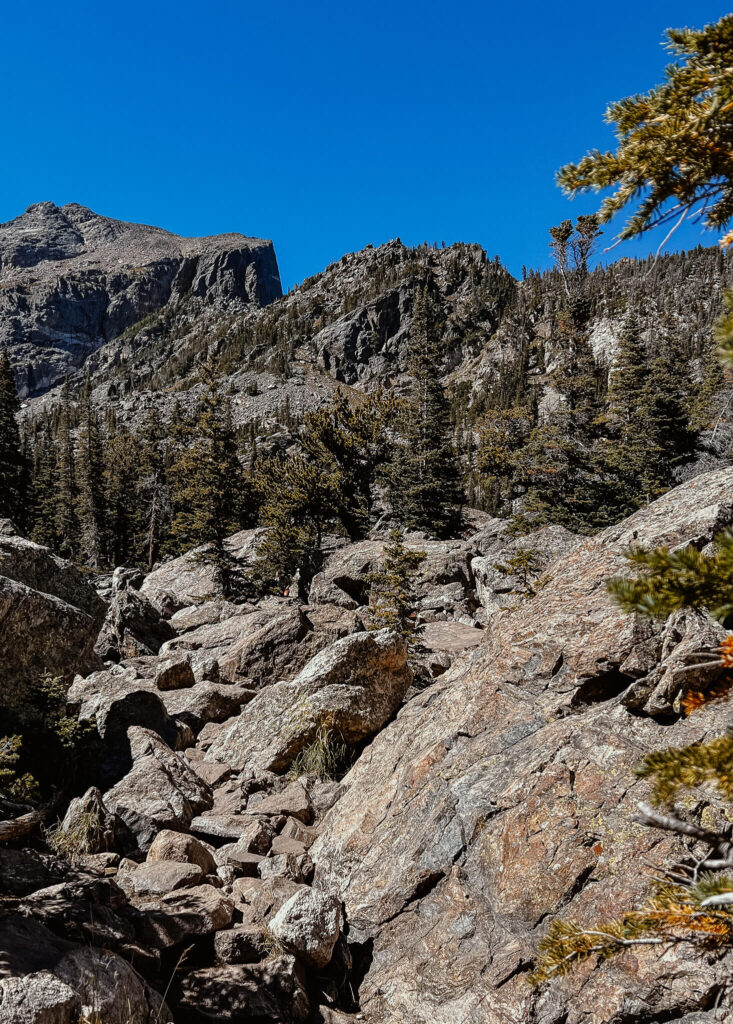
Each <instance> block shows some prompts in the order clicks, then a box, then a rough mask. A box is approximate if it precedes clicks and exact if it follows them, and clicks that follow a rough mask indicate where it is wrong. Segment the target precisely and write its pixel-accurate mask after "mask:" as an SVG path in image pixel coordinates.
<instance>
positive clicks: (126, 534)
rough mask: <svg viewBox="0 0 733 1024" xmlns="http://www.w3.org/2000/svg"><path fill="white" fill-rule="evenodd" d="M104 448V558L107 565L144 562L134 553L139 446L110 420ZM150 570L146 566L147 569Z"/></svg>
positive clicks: (137, 511) (136, 539)
mask: <svg viewBox="0 0 733 1024" xmlns="http://www.w3.org/2000/svg"><path fill="white" fill-rule="evenodd" d="M108 422H109V425H108V437H107V443H106V445H105V449H104V504H105V525H106V550H107V558H108V561H109V563H110V564H111V565H124V564H126V563H129V562H131V561H133V562H141V563H142V564H146V562H145V561H144V560H143V559H142V558H141V557H140V553H139V550H138V543H137V541H138V537H137V526H138V520H139V515H140V503H141V495H140V493H139V483H138V474H139V472H140V468H139V467H140V462H141V459H140V455H139V447H138V444H137V443H136V441H135V438H134V437H132V435H131V434H130V433H129V431H128V430H126V429H125V428H124V427H118V426H117V424H116V423H115V421H114V418H111V419H110V420H109V421H108ZM147 567H148V568H151V567H150V566H147Z"/></svg>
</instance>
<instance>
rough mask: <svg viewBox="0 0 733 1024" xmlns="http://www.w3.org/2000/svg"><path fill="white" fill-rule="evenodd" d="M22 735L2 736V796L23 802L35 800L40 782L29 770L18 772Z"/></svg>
mask: <svg viewBox="0 0 733 1024" xmlns="http://www.w3.org/2000/svg"><path fill="white" fill-rule="evenodd" d="M22 744H23V739H22V737H21V736H0V796H2V797H5V798H6V799H10V800H19V801H22V802H27V801H32V800H35V799H36V798H37V796H38V783H37V782H36V780H35V779H34V778H33V776H32V775H31V774H30V773H29V772H24V773H23V774H19V773H18V761H19V760H20V748H21V746H22Z"/></svg>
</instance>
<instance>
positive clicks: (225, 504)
mask: <svg viewBox="0 0 733 1024" xmlns="http://www.w3.org/2000/svg"><path fill="white" fill-rule="evenodd" d="M170 479H171V485H172V501H173V520H172V523H171V529H170V533H171V539H172V542H173V544H174V545H175V546H176V548H177V549H178V550H181V551H184V550H186V549H188V548H192V547H196V546H199V545H205V548H204V550H203V551H202V552H201V554H200V556H199V557H200V558H201V560H202V561H206V562H208V563H210V564H211V565H213V566H214V569H215V572H216V575H217V577H218V579H219V581H220V583H221V584H222V586H223V587H224V590H225V592H229V591H230V589H231V587H232V586H233V585H234V583H235V580H234V576H233V573H234V565H233V560H232V558H231V556H230V555H229V553H228V551H227V549H226V546H225V544H224V541H225V538H226V537H227V536H228V535H229V534H231V533H234V532H235V531H236V530H237V529H239V528H240V527H241V526H242V525H243V523H244V522H245V518H246V517H245V512H246V508H245V505H246V500H245V490H246V487H247V484H246V481H245V480H244V476H243V472H242V466H241V464H240V462H239V458H238V456H237V445H236V438H235V435H234V429H233V426H232V419H231V411H230V407H229V401H228V398H227V397H226V395H224V394H222V393H221V391H220V389H219V387H218V386H217V380H216V378H214V377H210V378H209V383H208V387H207V389H206V391H205V393H204V395H203V398H202V400H201V406H200V409H199V414H198V417H197V419H196V424H195V427H194V430H193V440H192V442H191V443H190V444H188V445H185V444H184V445H182V446H181V447H180V448H179V451H178V453H177V455H176V457H175V458H174V461H173V465H172V466H171V469H170Z"/></svg>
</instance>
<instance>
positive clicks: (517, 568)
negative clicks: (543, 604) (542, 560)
mask: <svg viewBox="0 0 733 1024" xmlns="http://www.w3.org/2000/svg"><path fill="white" fill-rule="evenodd" d="M494 568H495V569H496V570H497V572H500V573H501V574H502V576H510V577H512V578H514V579H516V580H517V582H518V586H516V587H514V589H512V590H510V591H509V593H510V594H518V595H519V596H520V597H524V598H530V597H534V596H535V594H536V592H537V591H536V590H535V586H534V584H535V581H536V580H537V576H538V575H539V571H540V570H539V560H538V553H537V551H536V550H535V549H534V548H525V547H519V548H517V550H516V551H515V552H514V554H513V555H512V556H511V558H508V559H507V560H506V562H497V563H496V565H495V566H494Z"/></svg>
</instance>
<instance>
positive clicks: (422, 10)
mask: <svg viewBox="0 0 733 1024" xmlns="http://www.w3.org/2000/svg"><path fill="white" fill-rule="evenodd" d="M726 13H728V8H727V7H726V5H725V4H722V3H715V2H712V0H694V2H693V0H688V2H685V3H683V2H680V0H616V2H615V3H612V4H610V3H609V4H602V5H595V4H592V3H588V2H587V0H586V2H582V3H581V2H579V0H563V2H562V3H547V2H525V3H517V2H512V0H502V2H495V0H483V2H481V0H453V2H452V3H445V0H441V2H439V3H438V2H435V0H420V2H417V0H391V2H385V0H372V2H371V3H364V2H354V0H351V2H349V0H341V2H339V3H336V2H332V0H327V2H324V0H311V2H310V3H306V2H300V3H294V2H291V0H283V2H280V3H267V2H263V0H260V2H258V3H252V2H251V0H213V2H209V3H205V2H201V0H199V2H195V0H177V2H176V3H173V2H170V0H147V2H145V3H142V2H140V0H125V2H124V3H112V4H109V3H99V0H95V2H93V3H88V2H78V0H68V2H66V3H58V2H53V3H51V2H49V0H33V2H28V3H25V4H12V5H11V4H4V5H3V11H2V15H1V16H0V29H1V31H2V40H3V94H4V95H3V103H2V109H3V114H2V122H3V123H2V131H1V133H0V139H1V140H2V147H3V153H2V161H0V221H5V220H9V219H11V218H12V217H14V216H17V215H18V214H19V213H21V212H22V211H23V210H24V209H25V208H26V207H27V206H28V205H29V204H30V203H32V202H37V201H39V200H43V199H50V200H53V201H54V202H56V203H58V204H62V203H66V202H79V203H82V204H84V205H86V206H90V207H91V208H92V209H94V210H96V211H97V212H99V213H103V214H107V215H109V216H113V217H119V218H121V219H123V220H135V221H142V222H145V223H152V224H157V225H160V226H161V227H165V228H168V229H169V230H172V231H176V232H178V233H180V234H190V235H200V234H214V233H218V232H224V231H241V232H243V233H245V234H250V235H259V236H262V237H267V238H272V239H273V240H274V242H275V247H276V251H277V254H278V259H279V263H280V269H281V274H282V278H283V283H284V284H285V285H286V286H290V285H292V284H293V283H295V282H296V281H300V280H302V279H303V278H304V277H306V276H308V275H309V274H313V273H316V272H317V271H318V270H320V269H322V268H323V267H324V266H325V265H326V264H327V263H328V262H330V261H331V260H334V259H338V258H339V257H340V256H341V255H342V254H343V253H344V252H349V251H352V250H355V249H359V248H361V247H362V246H364V245H366V244H368V243H370V242H371V243H374V244H375V245H376V244H379V243H381V242H384V241H387V240H388V239H390V238H394V237H397V236H399V237H401V238H402V240H403V241H404V242H408V243H410V244H413V243H418V242H421V241H423V240H427V241H430V242H432V241H438V242H441V241H443V240H444V241H446V242H448V243H449V242H453V241H476V242H480V243H481V244H482V245H483V246H484V247H485V248H486V249H487V250H488V252H489V255H490V256H493V255H494V254H498V255H499V256H500V257H501V259H502V261H503V262H504V263H505V264H506V265H507V266H508V267H509V269H510V270H511V271H512V272H514V273H517V274H518V273H519V272H520V271H521V267H522V264H526V265H527V266H535V267H541V266H546V265H547V263H548V249H547V229H548V228H549V226H550V225H552V224H554V223H557V222H558V221H560V220H562V219H564V218H565V217H567V216H571V215H572V216H574V215H576V214H577V213H581V212H584V211H587V210H589V209H590V208H591V206H592V200H591V201H586V200H583V201H579V200H575V201H574V202H572V203H571V202H569V201H568V200H567V199H565V198H564V197H563V195H562V194H561V192H560V191H559V189H557V187H556V186H555V184H554V179H553V175H554V172H555V170H556V169H557V167H558V166H560V165H561V164H562V163H564V162H566V161H568V160H570V159H576V158H578V157H580V156H581V155H582V154H583V153H584V152H585V151H586V149H589V148H592V147H594V146H601V147H603V146H604V145H606V144H608V143H609V142H610V133H609V130H608V128H607V127H606V126H605V125H604V124H603V121H602V115H603V111H604V109H605V106H606V104H607V102H608V101H610V100H613V99H617V98H620V97H621V96H624V95H627V94H628V93H630V92H635V91H642V90H644V89H646V88H647V87H649V86H650V85H652V84H654V83H655V82H657V81H659V80H660V78H661V73H662V70H663V68H664V65H665V63H667V61H668V57H667V55H666V53H665V51H664V50H663V49H662V47H661V45H660V43H661V39H662V32H663V30H664V29H665V28H666V27H668V26H670V25H673V26H682V25H685V24H688V25H693V26H702V25H703V24H705V23H706V22H710V21H714V20H717V18H719V17H721V16H722V15H723V14H726ZM701 237H702V236H701V234H700V229H699V228H697V229H695V228H688V229H686V232H685V234H684V235H683V234H682V233H681V232H680V234H679V235H678V236H677V239H676V241H675V243H674V247H675V248H677V247H687V246H690V245H694V244H696V242H697V241H699V240H700V239H701ZM711 242H712V239H709V238H708V239H706V244H708V243H711ZM652 244H653V240H649V241H645V242H643V243H642V244H641V245H634V246H624V247H623V248H619V249H617V250H616V252H615V253H614V257H616V256H620V255H634V254H636V253H638V252H639V251H640V250H642V251H643V252H644V253H646V252H647V251H648V250H649V248H650V247H651V246H652Z"/></svg>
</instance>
